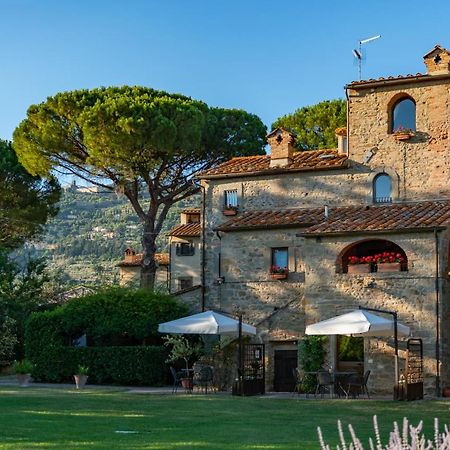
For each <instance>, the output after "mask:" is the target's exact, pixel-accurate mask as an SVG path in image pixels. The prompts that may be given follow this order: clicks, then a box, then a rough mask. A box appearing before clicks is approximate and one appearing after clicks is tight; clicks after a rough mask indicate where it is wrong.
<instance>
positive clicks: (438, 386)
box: [434, 228, 441, 397]
mask: <svg viewBox="0 0 450 450" xmlns="http://www.w3.org/2000/svg"><path fill="white" fill-rule="evenodd" d="M434 243H435V255H436V261H435V263H436V277H435V283H434V286H435V292H436V397H440V395H441V380H440V378H441V373H440V372H441V371H440V363H441V361H440V360H441V352H440V342H439V339H440V333H439V301H440V299H439V235H438V230H437V229H436V228H435V229H434Z"/></svg>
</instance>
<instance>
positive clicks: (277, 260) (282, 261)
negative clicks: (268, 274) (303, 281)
mask: <svg viewBox="0 0 450 450" xmlns="http://www.w3.org/2000/svg"><path fill="white" fill-rule="evenodd" d="M272 267H274V268H275V269H278V268H279V269H286V270H287V269H288V267H289V255H288V248H287V247H278V248H272Z"/></svg>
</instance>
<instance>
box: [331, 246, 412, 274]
mask: <svg viewBox="0 0 450 450" xmlns="http://www.w3.org/2000/svg"><path fill="white" fill-rule="evenodd" d="M350 266H352V269H354V268H360V269H366V270H361V271H357V272H356V273H364V272H365V273H370V272H395V271H406V270H408V258H407V256H406V253H405V251H404V250H403V249H402V248H401V247H400V246H398V245H397V244H395V243H394V242H392V241H387V240H385V239H365V240H362V241H359V242H355V243H353V244H351V245H349V246H348V247H346V248H344V249H343V250H342V251H341V253H340V254H339V256H338V258H337V261H336V269H337V272H338V273H347V272H353V273H355V271H354V270H349V267H350Z"/></svg>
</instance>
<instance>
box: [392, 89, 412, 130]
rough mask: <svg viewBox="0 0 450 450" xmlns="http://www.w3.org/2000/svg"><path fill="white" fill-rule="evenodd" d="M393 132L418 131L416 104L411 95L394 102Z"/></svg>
mask: <svg viewBox="0 0 450 450" xmlns="http://www.w3.org/2000/svg"><path fill="white" fill-rule="evenodd" d="M391 119H392V120H391V132H392V133H395V132H396V131H399V130H404V129H407V130H411V131H416V104H415V102H414V100H412V99H411V98H409V97H406V98H405V97H404V98H401V99H400V100H398V101H397V102H396V103H394V105H393V107H392V115H391Z"/></svg>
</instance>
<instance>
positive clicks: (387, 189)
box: [373, 173, 392, 203]
mask: <svg viewBox="0 0 450 450" xmlns="http://www.w3.org/2000/svg"><path fill="white" fill-rule="evenodd" d="M391 195H392V181H391V177H390V176H389V175H388V174H386V173H380V174H379V175H377V176H376V177H375V178H374V180H373V201H374V202H375V203H392V196H391Z"/></svg>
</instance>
